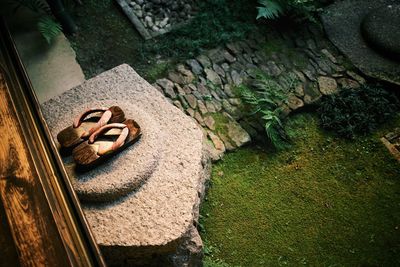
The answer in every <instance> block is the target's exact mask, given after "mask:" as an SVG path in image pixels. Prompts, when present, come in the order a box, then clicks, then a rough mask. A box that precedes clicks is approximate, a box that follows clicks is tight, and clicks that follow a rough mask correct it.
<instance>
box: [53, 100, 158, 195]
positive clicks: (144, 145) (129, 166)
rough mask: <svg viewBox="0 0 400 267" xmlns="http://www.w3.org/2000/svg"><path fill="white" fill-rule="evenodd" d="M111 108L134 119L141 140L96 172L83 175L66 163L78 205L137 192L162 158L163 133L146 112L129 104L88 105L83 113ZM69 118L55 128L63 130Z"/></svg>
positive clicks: (60, 121)
mask: <svg viewBox="0 0 400 267" xmlns="http://www.w3.org/2000/svg"><path fill="white" fill-rule="evenodd" d="M113 105H118V106H119V107H121V108H122V110H123V111H124V112H125V117H126V118H129V119H133V120H135V121H136V122H137V123H138V124H139V125H140V127H141V130H142V136H141V138H140V139H139V141H138V142H136V143H135V144H133V145H132V146H129V147H127V148H126V149H125V150H123V151H121V152H120V153H118V154H117V155H115V156H114V157H112V158H110V159H108V160H107V161H106V162H104V163H102V164H101V165H99V166H96V168H94V169H91V170H88V171H85V172H82V171H78V170H77V169H76V165H75V163H74V162H73V161H72V159H71V158H69V159H67V161H68V162H67V164H66V170H67V172H68V174H69V176H70V177H72V184H73V186H74V189H75V191H76V193H77V194H78V196H79V199H80V200H81V201H90V202H109V201H113V200H117V199H119V198H121V197H123V196H125V195H127V194H128V193H130V192H132V191H135V190H137V189H138V188H139V187H140V186H141V185H142V184H144V183H145V182H146V180H147V179H148V177H150V176H151V175H152V173H153V172H154V170H155V169H156V168H157V165H158V162H159V160H160V158H161V157H162V153H161V149H160V146H161V143H162V142H163V139H164V136H163V133H162V131H161V130H160V129H159V126H158V124H157V123H156V122H155V121H154V120H153V119H152V118H151V116H149V115H148V114H147V113H146V112H145V111H143V110H141V109H137V108H136V107H135V105H133V104H132V103H130V102H121V101H118V103H115V102H113V101H98V102H90V103H88V104H86V105H85V107H84V108H82V110H85V108H86V106H87V107H99V106H100V107H103V106H104V107H109V106H113ZM78 113H79V111H78ZM73 115H75V114H73ZM71 118H73V117H71V113H67V114H65V115H64V118H63V119H62V120H59V123H58V124H56V125H55V128H56V129H57V130H58V129H63V127H66V126H67V125H66V124H67V123H68V122H69V121H71Z"/></svg>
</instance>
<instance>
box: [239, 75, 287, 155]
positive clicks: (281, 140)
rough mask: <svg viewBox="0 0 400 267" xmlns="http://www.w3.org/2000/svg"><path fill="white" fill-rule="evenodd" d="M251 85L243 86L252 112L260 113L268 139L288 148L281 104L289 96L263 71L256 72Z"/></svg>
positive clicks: (246, 100)
mask: <svg viewBox="0 0 400 267" xmlns="http://www.w3.org/2000/svg"><path fill="white" fill-rule="evenodd" d="M251 87H252V88H251V89H250V88H248V87H246V86H242V87H241V95H242V98H243V100H244V101H245V102H246V103H247V104H249V105H250V106H251V107H252V114H258V115H260V117H261V119H262V120H263V122H264V128H265V132H266V134H267V136H268V139H269V140H270V141H271V143H272V144H273V145H274V147H275V148H277V149H283V148H286V147H287V146H288V145H289V142H288V137H287V134H286V132H285V130H284V127H283V124H282V121H281V114H282V107H281V106H282V104H283V103H285V102H286V101H287V97H286V95H285V94H284V93H283V91H282V88H281V87H280V85H279V84H278V83H276V82H275V81H273V80H271V79H270V78H269V77H268V76H266V75H264V74H261V73H259V74H256V78H255V79H254V80H253V81H252V82H251Z"/></svg>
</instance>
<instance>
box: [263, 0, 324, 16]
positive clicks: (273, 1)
mask: <svg viewBox="0 0 400 267" xmlns="http://www.w3.org/2000/svg"><path fill="white" fill-rule="evenodd" d="M258 3H259V4H260V5H261V6H259V7H257V10H258V15H257V19H260V18H265V19H268V20H273V19H277V18H280V17H281V16H283V15H288V16H292V17H295V18H296V19H301V20H303V19H308V20H311V21H315V18H314V14H315V12H316V11H318V10H319V9H318V7H319V4H318V1H317V0H258Z"/></svg>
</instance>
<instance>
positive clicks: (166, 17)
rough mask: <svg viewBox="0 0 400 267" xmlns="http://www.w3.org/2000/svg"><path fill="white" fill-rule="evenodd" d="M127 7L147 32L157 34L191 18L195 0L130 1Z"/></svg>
mask: <svg viewBox="0 0 400 267" xmlns="http://www.w3.org/2000/svg"><path fill="white" fill-rule="evenodd" d="M129 6H130V7H131V8H132V10H133V12H134V14H135V15H136V16H137V17H138V19H139V20H140V21H141V23H142V24H143V26H144V27H145V28H146V29H147V30H148V31H150V32H153V33H159V34H162V33H165V32H167V31H168V30H170V29H171V27H172V26H174V25H175V24H179V23H182V22H184V21H187V20H188V19H190V18H192V17H193V15H194V14H195V13H196V11H197V6H196V1H195V0H177V1H175V0H132V1H131V2H130V3H129Z"/></svg>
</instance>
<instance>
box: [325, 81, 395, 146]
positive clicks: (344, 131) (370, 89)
mask: <svg viewBox="0 0 400 267" xmlns="http://www.w3.org/2000/svg"><path fill="white" fill-rule="evenodd" d="M398 109H399V101H398V99H397V98H396V96H395V95H394V94H392V93H389V92H387V91H386V90H384V89H383V88H381V87H379V86H362V87H361V88H360V89H358V90H351V89H344V90H343V91H341V92H340V93H339V94H336V95H331V96H325V97H324V98H323V99H322V101H321V105H320V108H319V110H318V113H319V114H320V119H321V124H322V127H323V128H325V129H328V130H332V131H334V132H336V133H337V134H338V135H340V136H343V137H346V138H354V137H355V136H356V135H358V134H367V133H369V132H371V131H372V130H374V129H376V127H377V126H378V125H379V124H380V123H382V122H384V121H386V120H387V119H389V118H391V117H392V116H393V115H394V114H396V111H398Z"/></svg>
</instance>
